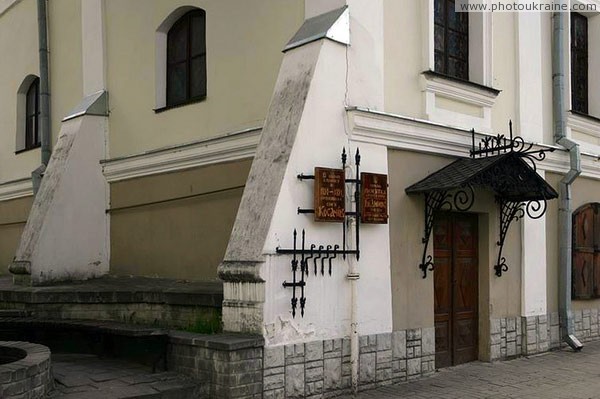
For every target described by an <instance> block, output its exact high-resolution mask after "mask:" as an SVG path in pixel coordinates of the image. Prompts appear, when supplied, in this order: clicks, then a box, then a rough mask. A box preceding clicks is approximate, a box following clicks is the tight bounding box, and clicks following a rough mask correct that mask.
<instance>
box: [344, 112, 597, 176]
mask: <svg viewBox="0 0 600 399" xmlns="http://www.w3.org/2000/svg"><path fill="white" fill-rule="evenodd" d="M348 119H349V126H350V128H351V129H350V130H351V131H350V135H351V139H352V140H353V141H357V142H363V143H371V144H377V145H382V146H386V147H387V148H389V149H398V150H408V151H417V152H423V153H429V154H436V155H443V156H453V157H465V156H468V154H469V149H470V148H471V132H470V131H469V130H466V129H458V128H454V127H449V126H445V125H442V124H439V123H434V122H430V121H426V120H422V119H416V118H410V117H405V116H401V115H394V114H388V113H384V112H379V111H372V110H369V109H366V108H359V107H351V108H349V109H348ZM486 135H487V134H482V133H477V136H478V137H477V140H479V138H481V137H483V136H486ZM537 147H538V148H556V149H557V150H556V151H554V152H551V153H547V155H546V159H545V160H544V161H543V162H540V163H539V165H538V167H539V169H540V170H544V171H547V172H554V173H567V172H568V170H569V156H568V153H567V151H566V150H564V149H562V148H560V147H558V146H554V145H538V146H537ZM581 164H582V168H583V172H582V176H583V177H588V178H592V179H598V180H600V162H599V157H598V155H595V154H582V161H581Z"/></svg>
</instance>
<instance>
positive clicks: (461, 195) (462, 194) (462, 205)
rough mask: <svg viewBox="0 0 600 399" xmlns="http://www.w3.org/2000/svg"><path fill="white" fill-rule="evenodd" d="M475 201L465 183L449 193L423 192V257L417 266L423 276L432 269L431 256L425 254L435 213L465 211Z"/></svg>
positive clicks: (470, 189)
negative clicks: (454, 210) (462, 186)
mask: <svg viewBox="0 0 600 399" xmlns="http://www.w3.org/2000/svg"><path fill="white" fill-rule="evenodd" d="M474 202H475V192H474V191H473V187H472V186H471V185H467V186H465V187H464V188H462V189H459V190H455V191H453V192H451V193H449V192H447V191H431V192H427V193H425V234H424V235H423V239H422V242H423V244H424V246H423V257H422V258H421V263H420V264H419V268H420V269H421V271H422V272H423V278H427V271H433V270H434V269H435V265H434V264H433V257H432V256H431V255H427V249H428V247H429V239H430V237H431V232H432V231H433V222H434V220H435V215H436V213H437V212H439V211H443V210H446V211H449V210H452V209H456V210H459V211H462V212H466V211H468V210H469V209H471V207H472V206H473V203H474Z"/></svg>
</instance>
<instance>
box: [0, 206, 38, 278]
mask: <svg viewBox="0 0 600 399" xmlns="http://www.w3.org/2000/svg"><path fill="white" fill-rule="evenodd" d="M32 201H33V197H26V198H19V199H14V200H10V201H3V202H0V275H5V274H9V273H8V265H9V264H10V262H11V261H12V259H13V257H14V256H15V252H16V250H17V246H18V245H19V240H20V239H21V233H22V232H23V228H24V227H25V222H26V221H27V216H28V215H29V210H30V209H31V203H32Z"/></svg>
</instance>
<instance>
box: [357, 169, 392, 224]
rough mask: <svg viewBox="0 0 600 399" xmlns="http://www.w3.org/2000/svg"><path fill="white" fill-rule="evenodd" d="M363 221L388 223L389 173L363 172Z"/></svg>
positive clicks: (361, 175) (361, 214)
mask: <svg viewBox="0 0 600 399" xmlns="http://www.w3.org/2000/svg"><path fill="white" fill-rule="evenodd" d="M360 181H361V200H360V212H361V213H360V221H361V223H377V224H387V222H388V185H387V175H380V174H377V173H361V174H360Z"/></svg>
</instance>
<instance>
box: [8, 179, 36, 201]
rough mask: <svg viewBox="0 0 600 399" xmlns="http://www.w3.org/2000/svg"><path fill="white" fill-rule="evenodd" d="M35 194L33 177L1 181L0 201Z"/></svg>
mask: <svg viewBox="0 0 600 399" xmlns="http://www.w3.org/2000/svg"><path fill="white" fill-rule="evenodd" d="M32 195H33V184H32V182H31V178H29V177H26V178H23V179H18V180H12V181H8V182H5V183H0V201H8V200H13V199H18V198H23V197H30V196H32Z"/></svg>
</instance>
